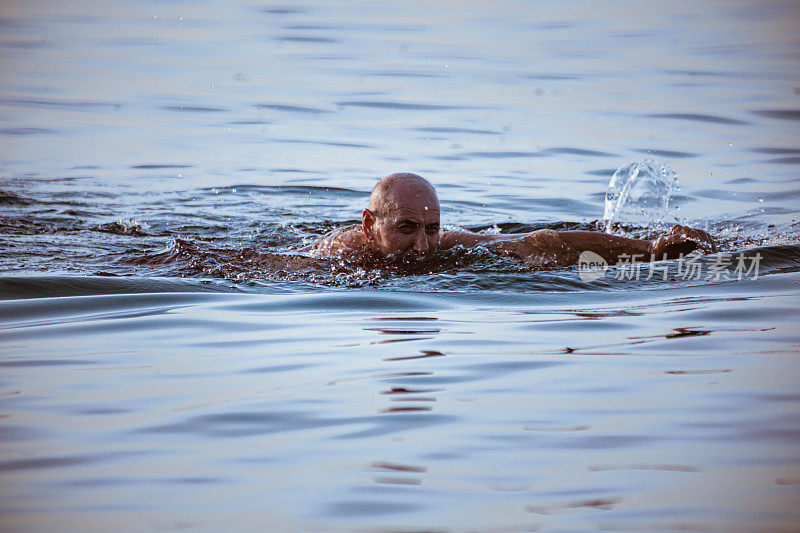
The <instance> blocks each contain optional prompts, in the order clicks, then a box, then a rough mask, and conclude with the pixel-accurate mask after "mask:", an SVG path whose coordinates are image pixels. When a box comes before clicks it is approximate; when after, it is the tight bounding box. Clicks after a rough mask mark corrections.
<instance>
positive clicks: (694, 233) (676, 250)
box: [650, 224, 717, 259]
mask: <svg viewBox="0 0 800 533" xmlns="http://www.w3.org/2000/svg"><path fill="white" fill-rule="evenodd" d="M698 248H699V249H700V250H702V251H703V252H705V253H714V252H716V251H717V245H716V243H715V242H714V239H712V238H711V235H709V234H708V233H706V232H705V231H703V230H700V229H694V228H690V227H688V226H681V225H678V224H676V225H674V226H672V228H670V230H669V231H668V232H667V233H666V234H664V235H662V236H660V237H658V238H657V239H655V240H654V241H653V242H652V243H651V244H650V253H651V254H653V255H654V256H655V257H656V258H657V259H661V258H663V257H664V256H666V258H667V259H675V258H677V257H680V256H681V255H686V254H688V253H690V252H693V251H694V250H697V249H698Z"/></svg>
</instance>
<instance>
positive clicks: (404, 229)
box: [398, 224, 417, 233]
mask: <svg viewBox="0 0 800 533" xmlns="http://www.w3.org/2000/svg"><path fill="white" fill-rule="evenodd" d="M398 229H399V230H400V231H402V232H403V233H414V231H416V229H417V228H416V227H414V226H409V225H407V224H404V225H402V226H400V227H399V228H398Z"/></svg>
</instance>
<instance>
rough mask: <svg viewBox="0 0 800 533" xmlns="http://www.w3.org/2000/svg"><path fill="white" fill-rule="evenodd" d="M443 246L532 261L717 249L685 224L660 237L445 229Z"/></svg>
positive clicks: (704, 235) (641, 257)
mask: <svg viewBox="0 0 800 533" xmlns="http://www.w3.org/2000/svg"><path fill="white" fill-rule="evenodd" d="M440 243H441V247H442V248H443V249H447V248H452V247H453V246H457V245H463V246H467V247H472V246H485V247H486V248H487V249H488V250H490V251H493V252H496V253H507V254H511V255H514V256H516V257H518V258H520V259H522V260H523V261H525V262H527V263H531V264H552V265H572V264H575V263H577V262H578V257H579V256H580V254H581V253H582V252H584V251H590V252H594V253H596V254H598V255H599V256H601V257H602V258H603V259H605V260H606V261H608V262H609V263H611V264H613V263H617V262H619V261H620V256H628V257H631V256H636V258H637V259H638V260H649V259H650V257H651V255H652V256H653V257H655V258H656V259H663V258H667V259H673V258H676V257H679V256H680V255H681V254H687V253H689V252H691V251H693V250H695V249H697V248H701V249H702V250H703V251H706V252H716V245H715V244H714V240H713V239H712V238H711V236H710V235H708V233H706V232H704V231H702V230H696V229H692V228H688V227H686V226H677V225H676V226H673V227H672V228H671V229H670V231H669V232H668V233H666V234H664V235H662V236H660V237H658V238H657V239H654V240H644V239H629V238H627V237H620V236H618V235H609V234H607V233H599V232H593V231H562V232H556V231H552V230H540V231H534V232H532V233H523V234H500V235H482V234H477V233H469V232H463V231H456V232H443V233H442V237H441V239H440Z"/></svg>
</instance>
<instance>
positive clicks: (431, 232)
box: [425, 226, 439, 235]
mask: <svg viewBox="0 0 800 533" xmlns="http://www.w3.org/2000/svg"><path fill="white" fill-rule="evenodd" d="M425 233H427V234H428V235H436V234H437V233H439V226H428V227H427V228H425Z"/></svg>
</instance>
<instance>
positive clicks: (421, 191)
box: [369, 172, 439, 214]
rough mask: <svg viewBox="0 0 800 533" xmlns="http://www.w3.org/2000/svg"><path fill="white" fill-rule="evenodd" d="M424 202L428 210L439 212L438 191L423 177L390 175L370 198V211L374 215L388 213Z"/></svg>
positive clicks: (380, 182)
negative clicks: (410, 204)
mask: <svg viewBox="0 0 800 533" xmlns="http://www.w3.org/2000/svg"><path fill="white" fill-rule="evenodd" d="M420 200H422V201H423V203H424V204H426V205H425V206H423V207H427V208H428V210H433V209H435V210H436V211H438V210H439V199H438V198H437V197H436V190H435V189H434V188H433V185H431V184H430V182H429V181H428V180H426V179H425V178H423V177H422V176H417V175H416V174H411V173H408V172H398V173H396V174H390V175H389V176H386V177H385V178H383V179H381V180H380V181H379V182H378V183H377V184H376V185H375V187H374V188H373V189H372V194H370V196H369V209H370V211H372V212H373V213H376V214H378V213H386V212H387V211H391V210H393V209H397V208H400V207H403V206H404V205H407V204H409V203H411V202H413V203H418V201H420Z"/></svg>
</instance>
